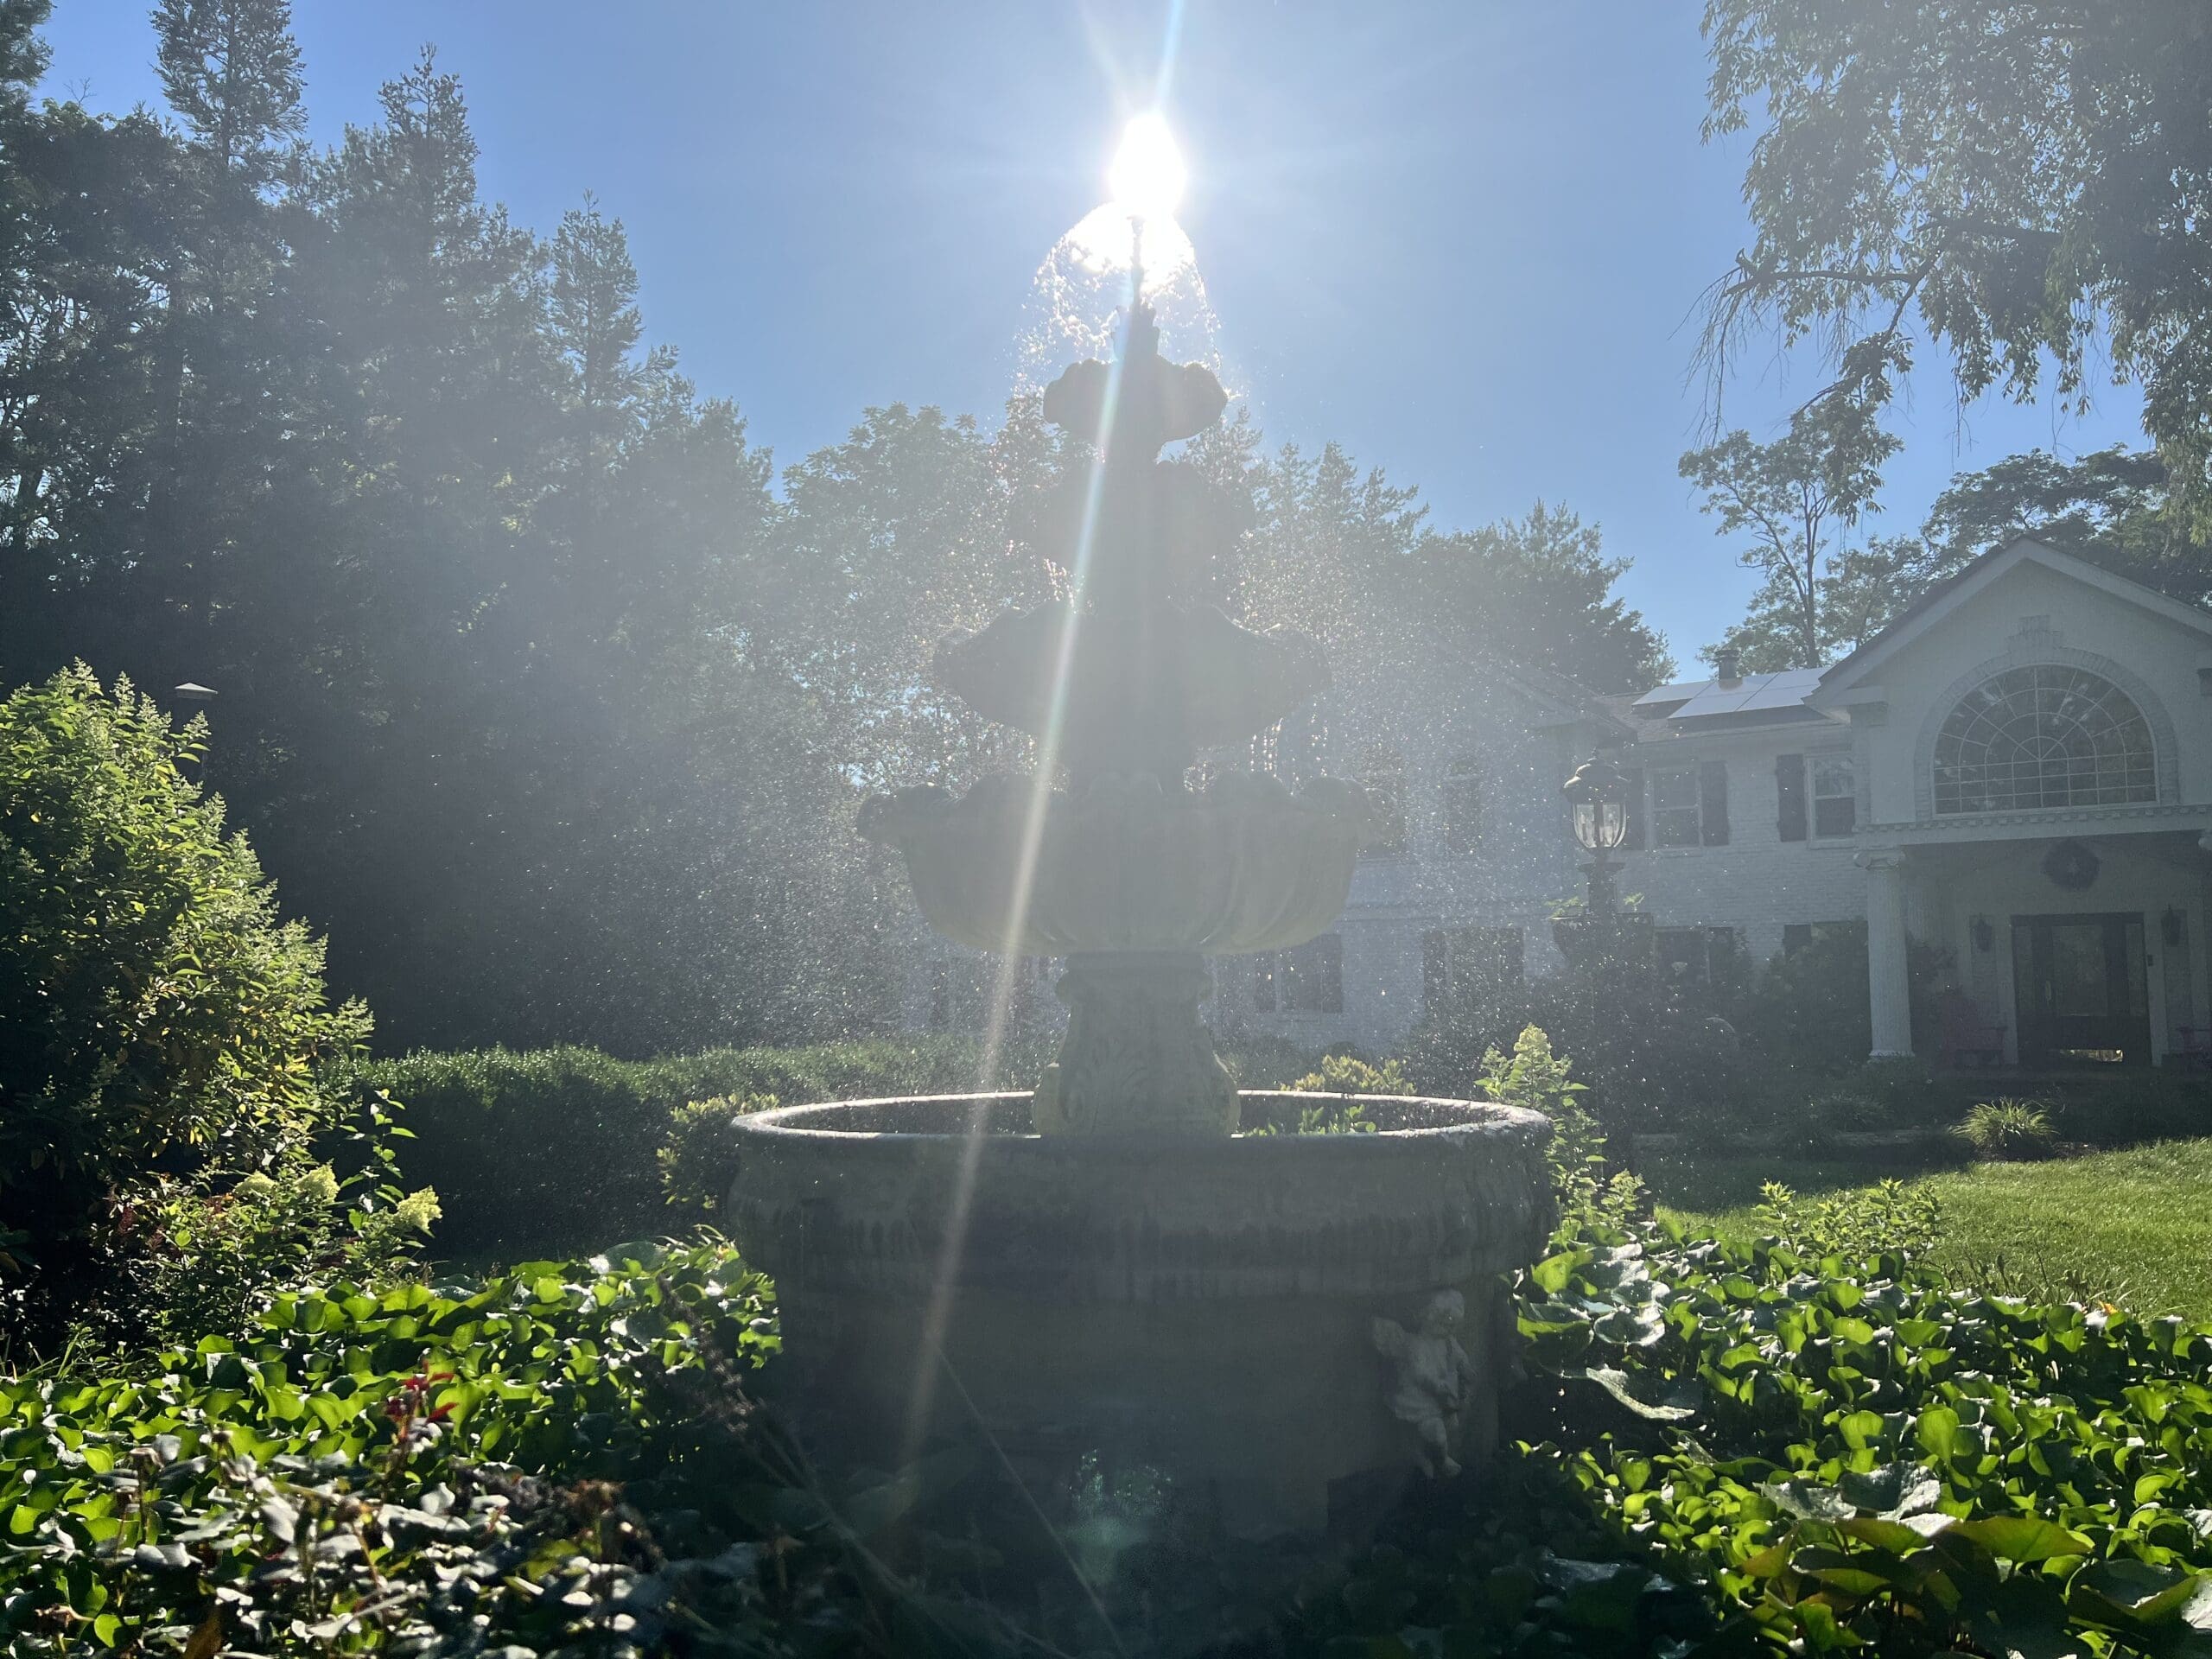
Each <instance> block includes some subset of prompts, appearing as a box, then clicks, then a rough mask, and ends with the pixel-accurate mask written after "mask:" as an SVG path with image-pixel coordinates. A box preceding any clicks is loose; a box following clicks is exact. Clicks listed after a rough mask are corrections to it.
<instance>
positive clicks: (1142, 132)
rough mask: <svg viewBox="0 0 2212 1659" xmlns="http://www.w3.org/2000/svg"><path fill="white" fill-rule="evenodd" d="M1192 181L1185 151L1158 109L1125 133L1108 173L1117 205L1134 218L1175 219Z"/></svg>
mask: <svg viewBox="0 0 2212 1659" xmlns="http://www.w3.org/2000/svg"><path fill="white" fill-rule="evenodd" d="M1189 180H1190V173H1189V170H1188V169H1187V168H1185V166H1184V165H1183V152H1182V149H1180V147H1179V146H1178V145H1177V143H1175V135H1174V133H1173V132H1172V131H1171V130H1169V129H1168V125H1167V118H1166V116H1164V115H1162V114H1160V111H1157V110H1147V111H1145V112H1144V113H1143V114H1142V115H1140V116H1138V117H1136V118H1135V119H1133V120H1132V121H1131V122H1130V123H1129V124H1128V127H1127V128H1125V129H1124V130H1122V147H1121V148H1120V149H1117V150H1116V151H1115V152H1114V165H1113V166H1112V167H1110V168H1108V169H1107V172H1106V188H1108V189H1109V191H1111V192H1112V193H1113V197H1114V205H1115V206H1116V207H1118V208H1120V209H1121V210H1122V213H1125V214H1127V215H1128V217H1130V218H1132V219H1173V218H1174V216H1175V210H1176V208H1178V207H1181V206H1182V204H1183V187H1184V185H1185V184H1186V183H1187V182H1188V181H1189Z"/></svg>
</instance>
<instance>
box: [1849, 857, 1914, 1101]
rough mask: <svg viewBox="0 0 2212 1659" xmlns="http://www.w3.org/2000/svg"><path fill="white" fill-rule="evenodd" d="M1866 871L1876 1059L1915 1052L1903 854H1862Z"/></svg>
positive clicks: (1868, 958) (1868, 962) (1869, 988)
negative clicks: (1905, 915) (1906, 934)
mask: <svg viewBox="0 0 2212 1659" xmlns="http://www.w3.org/2000/svg"><path fill="white" fill-rule="evenodd" d="M1858 861H1859V866H1860V868H1863V869H1865V871H1866V990H1867V1001H1868V1002H1869V1003H1870V1005H1871V1006H1872V1012H1873V1039H1874V1044H1873V1050H1872V1057H1873V1058H1875V1059H1878V1060H1879V1059H1887V1058H1894V1057H1897V1056H1900V1055H1909V1054H1910V1053H1911V1052H1912V976H1911V969H1910V963H1909V961H1908V957H1907V950H1906V944H1905V926H1904V854H1903V853H1902V852H1897V851H1873V850H1870V851H1867V852H1863V853H1861V854H1859V858H1858Z"/></svg>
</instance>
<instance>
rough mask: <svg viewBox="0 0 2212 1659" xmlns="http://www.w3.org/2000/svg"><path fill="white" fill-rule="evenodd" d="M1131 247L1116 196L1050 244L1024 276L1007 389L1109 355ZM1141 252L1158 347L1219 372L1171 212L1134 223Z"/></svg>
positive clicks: (1213, 332) (1211, 320)
mask: <svg viewBox="0 0 2212 1659" xmlns="http://www.w3.org/2000/svg"><path fill="white" fill-rule="evenodd" d="M1138 251H1139V246H1138V232H1137V224H1136V221H1135V220H1134V219H1131V218H1130V216H1129V214H1128V211H1127V210H1126V208H1124V207H1122V205H1120V204H1118V203H1116V202H1106V203H1103V204H1101V205H1100V206H1099V207H1095V208H1093V209H1092V210H1091V211H1090V213H1086V214H1084V217H1083V218H1082V219H1079V220H1077V222H1076V223H1075V224H1074V225H1073V226H1070V227H1069V229H1068V231H1067V232H1066V233H1065V235H1063V236H1062V237H1061V238H1059V240H1058V241H1057V242H1055V243H1053V244H1052V250H1051V251H1050V252H1048V253H1047V254H1046V256H1045V258H1044V261H1043V263H1042V264H1039V266H1038V267H1037V276H1036V278H1035V280H1034V281H1033V283H1031V284H1030V291H1029V302H1028V305H1027V308H1026V310H1025V315H1024V316H1023V320H1022V330H1021V335H1020V346H1019V353H1018V355H1019V363H1018V365H1017V368H1016V372H1015V385H1014V389H1015V391H1017V392H1026V391H1039V390H1041V389H1042V388H1044V387H1045V386H1046V385H1050V384H1051V383H1052V379H1053V378H1054V377H1055V376H1057V375H1058V373H1059V372H1060V371H1061V370H1062V369H1064V368H1065V367H1066V366H1067V365H1069V364H1071V363H1074V362H1078V361H1080V360H1081V359H1084V358H1087V357H1090V358H1102V359H1103V358H1110V357H1112V356H1113V355H1114V350H1115V337H1116V333H1117V332H1118V329H1119V327H1120V324H1121V320H1122V316H1123V315H1124V314H1125V313H1126V311H1127V310H1128V304H1129V300H1130V297H1131V296H1130V288H1131V280H1130V279H1131V272H1132V270H1133V269H1134V267H1135V256H1136V254H1137V252H1138ZM1141 251H1142V256H1143V262H1144V297H1145V299H1146V300H1147V302H1150V304H1151V305H1152V308H1153V310H1154V315H1156V316H1157V318H1158V319H1159V322H1160V352H1161V353H1162V355H1164V356H1166V357H1167V358H1169V359H1172V360H1174V361H1177V362H1196V363H1203V364H1205V365H1206V366H1207V367H1208V368H1210V369H1211V370H1213V371H1214V372H1215V373H1216V374H1217V375H1219V374H1221V373H1222V362H1221V350H1220V333H1221V324H1220V319H1218V318H1217V317H1216V316H1215V315H1214V310H1213V303H1212V302H1211V300H1210V299H1209V298H1208V297H1207V296H1206V285H1205V278H1204V277H1202V276H1201V275H1200V274H1199V272H1198V253H1197V251H1196V250H1195V249H1194V248H1193V247H1192V245H1191V238H1189V236H1187V235H1186V234H1185V232H1184V230H1183V227H1182V226H1180V225H1179V224H1178V223H1176V221H1175V220H1174V219H1173V217H1172V216H1171V217H1166V218H1154V219H1148V220H1147V221H1145V223H1144V226H1143V232H1142V246H1141ZM1225 382H1226V377H1224V383H1225ZM1231 391H1232V392H1233V391H1234V388H1233V387H1232V388H1231Z"/></svg>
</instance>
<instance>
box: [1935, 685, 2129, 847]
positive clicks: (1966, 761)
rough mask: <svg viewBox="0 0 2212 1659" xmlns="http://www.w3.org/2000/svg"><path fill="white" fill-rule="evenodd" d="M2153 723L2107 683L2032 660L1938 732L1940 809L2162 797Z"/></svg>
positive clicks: (1962, 706) (1964, 702)
mask: <svg viewBox="0 0 2212 1659" xmlns="http://www.w3.org/2000/svg"><path fill="white" fill-rule="evenodd" d="M2153 759H2154V757H2153V754H2152V747H2151V726H2150V722H2149V721H2146V720H2145V719H2144V718H2143V711H2142V710H2141V709H2138V708H2137V707H2136V706H2135V704H2134V702H2133V700H2131V699H2130V698H2129V696H2127V694H2126V692H2124V691H2122V690H2120V688H2119V687H2118V686H2116V685H2114V684H2113V683H2112V682H2111V681H2110V680H2107V679H2103V678H2101V677H2098V676H2097V675H2094V674H2091V673H2088V672H2086V671H2083V670H2082V669H2078V668H2065V667H2062V666H2060V665H2059V664H2055V663H2037V664H2034V665H2032V666H2031V667H2027V668H2008V669H2006V670H2005V671H2004V672H2003V673H2001V674H1999V675H1996V676H1994V677H1992V678H1990V679H1986V680H1984V681H1983V682H1982V683H1980V685H1978V686H1976V687H1974V690H1971V691H1969V692H1967V695H1966V696H1964V697H1963V698H1962V699H1961V701H1960V702H1959V706H1958V707H1957V708H1955V709H1953V710H1951V713H1950V717H1949V718H1948V719H1947V720H1945V721H1944V722H1943V727H1942V730H1941V731H1940V732H1938V733H1937V734H1936V778H1935V784H1936V810H1937V811H1938V812H2015V811H2024V810H2034V809H2035V808H2037V807H2046V806H2111V805H2117V804H2122V803H2125V802H2128V801H2155V800H2156V799H2158V776H2157V772H2156V770H2155V767H2154V766H2153V764H2152V762H2153Z"/></svg>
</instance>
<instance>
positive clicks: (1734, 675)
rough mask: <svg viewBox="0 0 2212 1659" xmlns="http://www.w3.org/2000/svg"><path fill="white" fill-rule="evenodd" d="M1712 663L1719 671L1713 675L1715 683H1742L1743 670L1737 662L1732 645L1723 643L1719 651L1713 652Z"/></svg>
mask: <svg viewBox="0 0 2212 1659" xmlns="http://www.w3.org/2000/svg"><path fill="white" fill-rule="evenodd" d="M1713 666H1714V667H1715V668H1717V669H1718V670H1719V674H1718V675H1717V676H1716V677H1715V680H1716V683H1719V684H1721V685H1741V684H1742V683H1744V671H1743V669H1742V668H1741V667H1740V666H1739V665H1738V661H1737V657H1736V648H1735V647H1734V646H1733V645H1723V646H1722V647H1721V648H1720V649H1719V651H1717V652H1713Z"/></svg>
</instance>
